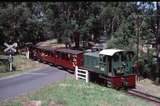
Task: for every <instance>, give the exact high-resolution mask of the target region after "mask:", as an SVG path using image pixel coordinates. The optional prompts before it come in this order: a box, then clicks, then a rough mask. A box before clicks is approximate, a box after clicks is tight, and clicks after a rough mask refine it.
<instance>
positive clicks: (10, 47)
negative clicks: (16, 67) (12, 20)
mask: <svg viewBox="0 0 160 106" xmlns="http://www.w3.org/2000/svg"><path fill="white" fill-rule="evenodd" d="M4 45H5V46H6V47H7V48H6V49H4V52H8V53H9V65H10V67H9V70H10V71H12V67H13V64H12V62H13V56H12V53H15V52H16V47H17V43H13V44H12V45H9V44H8V43H6V42H5V43H4Z"/></svg>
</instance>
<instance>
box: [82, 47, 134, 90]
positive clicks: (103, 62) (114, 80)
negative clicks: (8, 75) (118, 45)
mask: <svg viewBox="0 0 160 106" xmlns="http://www.w3.org/2000/svg"><path fill="white" fill-rule="evenodd" d="M133 56H134V53H133V52H132V51H126V50H119V49H104V50H102V51H100V52H89V53H84V67H85V68H86V69H87V70H89V71H90V72H91V73H95V74H97V75H98V77H100V78H104V79H105V80H106V81H107V83H108V84H110V85H111V86H112V87H122V86H127V87H135V75H134V74H133V68H132V59H133Z"/></svg>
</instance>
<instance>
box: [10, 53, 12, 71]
mask: <svg viewBox="0 0 160 106" xmlns="http://www.w3.org/2000/svg"><path fill="white" fill-rule="evenodd" d="M9 58H10V63H9V70H10V71H12V55H11V54H10V55H9Z"/></svg>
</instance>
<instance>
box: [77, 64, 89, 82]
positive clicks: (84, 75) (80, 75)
mask: <svg viewBox="0 0 160 106" xmlns="http://www.w3.org/2000/svg"><path fill="white" fill-rule="evenodd" d="M75 75H76V80H78V79H84V80H86V83H88V82H89V72H88V71H87V70H84V69H78V67H77V66H76V67H75Z"/></svg>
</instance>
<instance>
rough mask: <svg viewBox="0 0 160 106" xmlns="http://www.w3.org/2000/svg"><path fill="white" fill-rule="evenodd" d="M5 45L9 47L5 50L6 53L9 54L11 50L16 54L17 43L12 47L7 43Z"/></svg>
mask: <svg viewBox="0 0 160 106" xmlns="http://www.w3.org/2000/svg"><path fill="white" fill-rule="evenodd" d="M4 45H5V46H6V47H7V48H6V49H4V52H7V51H9V50H11V51H13V52H16V49H15V47H17V43H13V44H12V45H9V44H7V43H4Z"/></svg>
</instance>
